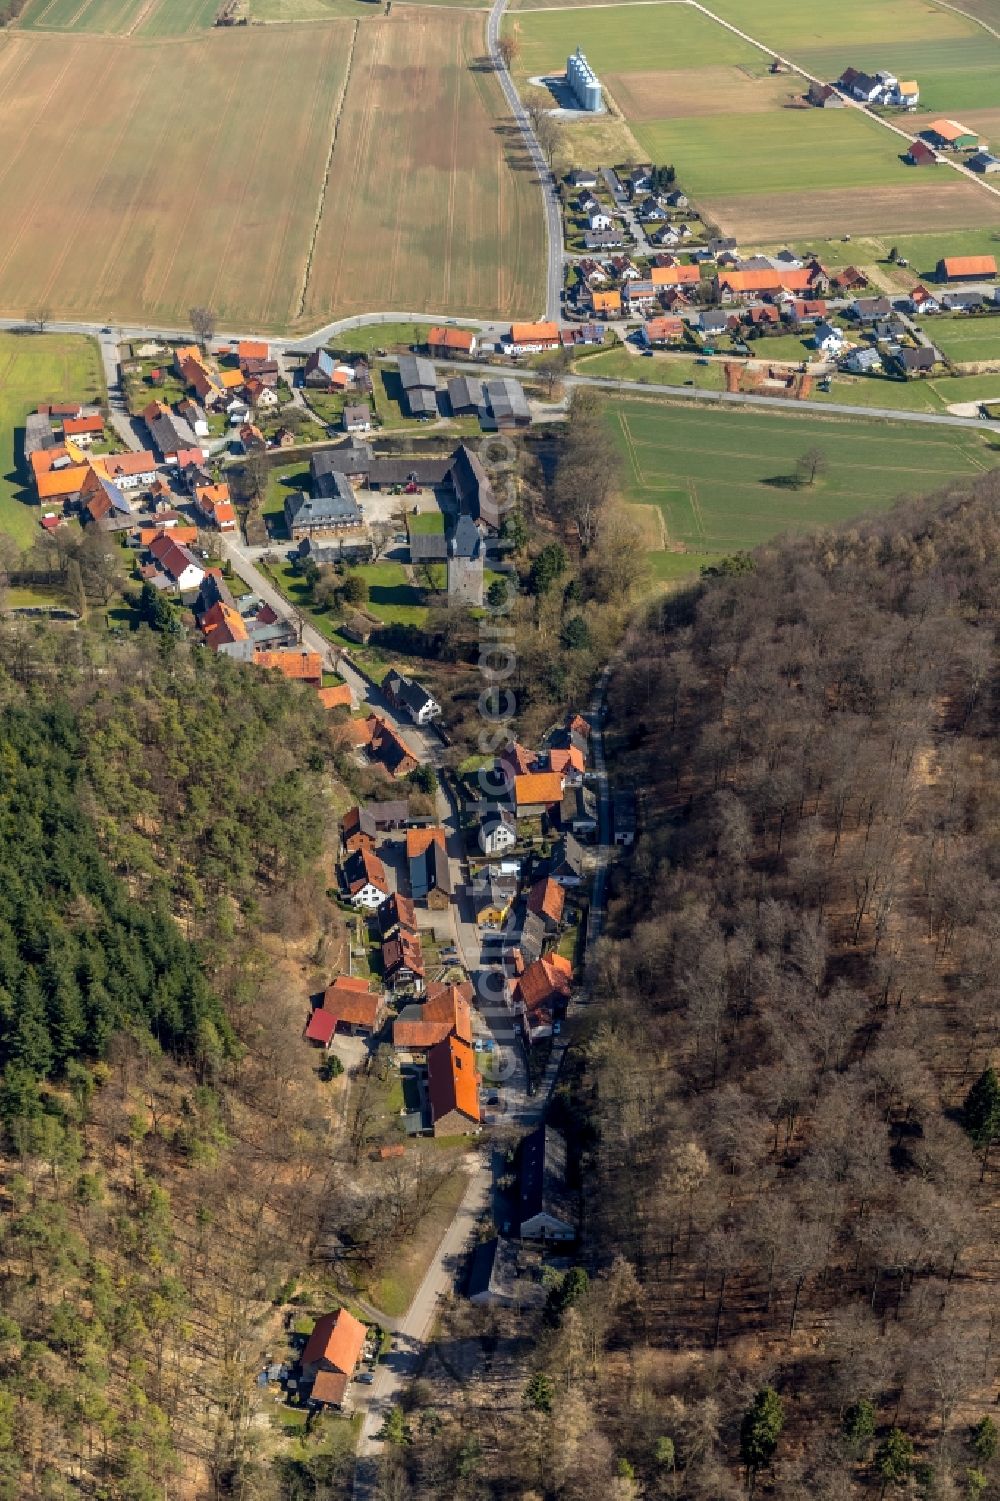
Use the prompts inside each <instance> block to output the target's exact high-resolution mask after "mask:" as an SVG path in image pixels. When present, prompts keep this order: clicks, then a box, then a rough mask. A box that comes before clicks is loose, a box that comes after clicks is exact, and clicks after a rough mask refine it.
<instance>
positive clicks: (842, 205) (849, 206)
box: [703, 168, 1000, 244]
mask: <svg viewBox="0 0 1000 1501" xmlns="http://www.w3.org/2000/svg"><path fill="white" fill-rule="evenodd" d="M917 170H921V169H917V168H914V171H917ZM935 170H938V171H942V172H943V171H945V170H946V169H945V168H938V169H935ZM949 175H950V174H949ZM703 206H704V208H705V211H706V213H708V214H710V215H711V217H712V218H713V219H714V220H715V221H716V222H717V223H718V224H719V226H720V227H721V228H722V229H723V230H725V231H726V233H727V234H732V235H736V236H737V238H738V239H740V240H743V241H745V242H747V243H748V244H763V243H765V242H766V243H768V244H773V243H775V242H776V241H778V240H784V239H791V238H794V237H795V236H798V238H799V239H802V238H803V237H805V236H814V237H817V238H821V239H830V238H834V237H835V236H837V235H840V234H842V233H843V231H844V226H845V225H850V227H851V232H852V234H855V235H872V234H880V233H881V232H882V231H883V230H884V228H885V226H886V224H891V225H892V226H893V233H894V234H919V233H921V232H923V231H926V229H927V227H928V225H933V226H934V229H935V230H944V229H960V228H963V227H965V226H967V225H969V224H982V225H987V224H1000V197H994V196H993V195H992V194H990V193H984V192H982V190H981V189H979V188H977V187H976V186H975V184H974V183H971V182H962V181H961V180H960V179H959V178H957V177H956V179H955V181H954V182H948V183H941V185H940V186H937V187H934V186H931V185H930V184H928V183H927V182H926V181H925V182H924V183H922V184H917V183H914V184H913V185H912V186H909V185H906V186H900V187H884V186H883V187H879V188H878V189H871V188H826V189H817V190H816V191H814V192H809V193H766V194H754V195H752V196H751V195H749V194H742V193H741V194H738V195H734V196H732V197H718V198H712V199H706V200H705V202H704V205H703Z"/></svg>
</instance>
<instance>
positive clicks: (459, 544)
mask: <svg viewBox="0 0 1000 1501" xmlns="http://www.w3.org/2000/svg"><path fill="white" fill-rule="evenodd" d="M482 545H483V539H482V537H481V536H480V535H479V528H478V527H477V526H476V523H475V522H474V521H473V519H472V517H471V516H459V518H458V523H457V525H456V527H455V531H454V534H453V536H452V539H451V542H450V543H449V545H448V552H449V554H450V555H451V557H453V558H469V559H472V558H478V556H479V554H480V551H481V550H482Z"/></svg>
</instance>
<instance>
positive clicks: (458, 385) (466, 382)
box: [448, 375, 485, 416]
mask: <svg viewBox="0 0 1000 1501" xmlns="http://www.w3.org/2000/svg"><path fill="white" fill-rule="evenodd" d="M448 401H449V404H450V406H451V410H452V412H454V413H455V415H456V416H465V415H476V414H478V412H479V409H480V407H481V406H483V404H484V401H485V393H484V390H483V383H482V381H481V380H478V379H477V377H476V376H474V375H453V376H452V378H451V380H450V381H449V382H448Z"/></svg>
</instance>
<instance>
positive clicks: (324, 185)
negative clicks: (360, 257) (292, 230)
mask: <svg viewBox="0 0 1000 1501" xmlns="http://www.w3.org/2000/svg"><path fill="white" fill-rule="evenodd" d="M360 25H361V22H360V21H355V22H354V30H353V31H352V32H351V45H350V48H349V50H348V53H347V67H346V68H345V69H344V83H343V87H342V88H341V90H340V98H339V99H338V101H337V108H336V110H335V111H334V116H333V130H332V131H331V132H330V149H329V151H328V152H327V154H326V170H325V172H324V173H323V181H322V182H321V184H320V189H319V202H318V203H317V205H316V217H315V219H314V220H313V229H312V234H311V236H310V238H309V249H308V251H307V253H306V263H305V266H304V267H303V270H302V285H301V286H300V288H299V299H298V312H297V314H296V315H295V316H296V317H299V318H301V317H302V316H303V315H304V313H305V310H306V297H307V295H308V293H309V278H310V277H311V275H312V264H313V256H314V255H315V253H316V241H317V240H318V239H319V231H320V226H321V225H322V223H323V214H324V211H325V209H326V195H327V192H328V191H329V187H330V177H331V175H332V173H333V157H334V153H335V152H336V150H337V138H338V136H339V135H340V120H341V116H342V115H343V113H344V104H345V102H346V100H347V90H348V89H349V87H350V84H351V73H352V72H353V70H354V49H355V47H356V46H357V44H358V28H359V27H360Z"/></svg>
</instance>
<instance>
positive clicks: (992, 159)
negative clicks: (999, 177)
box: [965, 151, 1000, 177]
mask: <svg viewBox="0 0 1000 1501" xmlns="http://www.w3.org/2000/svg"><path fill="white" fill-rule="evenodd" d="M965 165H966V166H967V167H970V168H971V169H972V171H973V172H981V173H982V174H983V176H984V177H988V176H990V174H991V173H993V172H1000V156H994V155H993V154H992V152H990V151H977V152H976V154H975V156H970V157H969V160H968V161H967V162H966V164H965Z"/></svg>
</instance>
